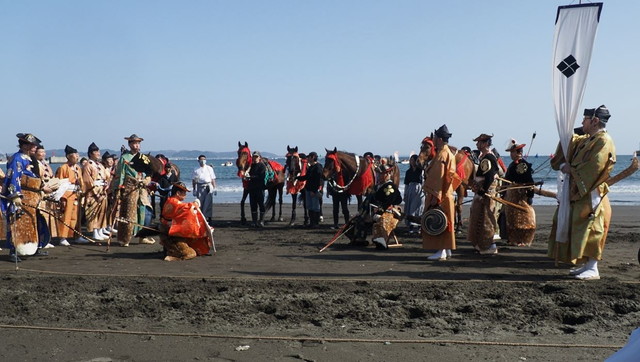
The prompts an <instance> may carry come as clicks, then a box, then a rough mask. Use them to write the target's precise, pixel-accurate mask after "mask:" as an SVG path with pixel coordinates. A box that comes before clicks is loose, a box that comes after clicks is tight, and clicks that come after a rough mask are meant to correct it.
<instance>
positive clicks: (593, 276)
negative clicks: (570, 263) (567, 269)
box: [575, 259, 600, 280]
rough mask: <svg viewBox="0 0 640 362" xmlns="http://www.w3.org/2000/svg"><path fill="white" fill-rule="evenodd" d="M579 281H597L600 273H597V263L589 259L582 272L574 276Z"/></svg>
mask: <svg viewBox="0 0 640 362" xmlns="http://www.w3.org/2000/svg"><path fill="white" fill-rule="evenodd" d="M575 278H576V279H579V280H598V279H600V273H599V272H598V261H597V260H594V259H589V261H588V262H587V263H586V264H585V265H584V270H583V271H582V272H581V273H580V274H578V275H576V276H575Z"/></svg>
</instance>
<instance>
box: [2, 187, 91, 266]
mask: <svg viewBox="0 0 640 362" xmlns="http://www.w3.org/2000/svg"><path fill="white" fill-rule="evenodd" d="M0 198H1V199H5V200H12V199H10V198H8V197H6V196H3V195H0ZM22 206H27V207H30V208H32V209H34V210H36V211H40V212H43V213H45V214H48V215H51V216H53V218H54V219H56V221H57V222H59V223H61V224H62V225H63V226H66V227H67V228H68V229H70V230H71V231H73V233H74V234H75V235H76V236H81V237H84V238H85V239H87V240H89V241H90V242H92V243H96V242H98V241H97V240H94V239H92V238H90V237H88V236H85V235H83V234H82V233H81V232H80V231H78V230H76V229H75V228H73V227H72V226H71V225H69V224H67V223H66V222H64V220H63V219H61V218H60V216H59V215H56V214H55V213H53V212H51V211H49V210H46V209H42V208H40V207H39V206H38V205H31V204H29V203H26V202H22ZM12 234H13V235H15V232H12ZM12 242H13V240H12ZM16 255H17V254H16Z"/></svg>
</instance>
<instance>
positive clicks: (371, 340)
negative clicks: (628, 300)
mask: <svg viewBox="0 0 640 362" xmlns="http://www.w3.org/2000/svg"><path fill="white" fill-rule="evenodd" d="M0 328H5V329H31V330H40V331H57V332H79V333H105V334H107V333H108V334H125V335H142V336H149V335H151V336H162V337H201V338H215V339H255V340H269V341H301V342H303V341H310V342H334V343H343V342H349V343H385V342H386V343H405V344H409V343H411V344H465V345H479V346H510V347H542V348H604V349H620V348H622V347H623V345H615V344H604V345H598V344H564V343H521V342H496V341H465V340H454V339H377V338H335V337H300V336H298V337H294V336H255V335H225V334H211V333H176V332H157V331H114V330H111V329H90V328H67V327H41V326H30V325H18V326H16V325H9V324H0Z"/></svg>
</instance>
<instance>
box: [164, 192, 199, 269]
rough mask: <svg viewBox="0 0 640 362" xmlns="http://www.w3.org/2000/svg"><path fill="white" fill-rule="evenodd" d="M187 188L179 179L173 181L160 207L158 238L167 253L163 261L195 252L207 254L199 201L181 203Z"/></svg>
mask: <svg viewBox="0 0 640 362" xmlns="http://www.w3.org/2000/svg"><path fill="white" fill-rule="evenodd" d="M187 192H189V189H188V188H187V186H186V185H185V184H184V183H183V182H176V183H175V184H174V185H173V187H172V188H171V196H170V197H169V198H168V199H167V202H166V203H165V204H164V208H163V209H162V230H161V231H163V232H166V233H167V236H162V237H161V240H160V241H161V243H162V245H163V246H164V247H165V250H166V253H167V256H166V257H165V259H164V260H166V261H175V260H188V259H193V258H195V257H196V256H197V255H207V254H209V250H210V246H209V241H210V240H209V232H210V231H209V230H208V228H209V225H208V224H207V222H206V220H205V219H204V217H203V216H202V213H201V212H200V201H199V200H195V201H194V202H184V199H185V198H186V197H187Z"/></svg>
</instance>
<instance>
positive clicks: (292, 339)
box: [0, 204, 640, 361]
mask: <svg viewBox="0 0 640 362" xmlns="http://www.w3.org/2000/svg"><path fill="white" fill-rule="evenodd" d="M215 208H216V218H215V220H214V222H215V224H214V226H215V228H216V230H215V233H214V235H215V239H216V247H217V253H216V254H215V255H214V256H204V257H198V258H197V259H195V260H191V261H185V262H165V261H162V255H161V247H160V246H159V245H157V244H156V245H138V244H135V243H133V244H132V245H131V246H130V247H128V248H123V247H120V246H116V245H112V246H111V248H110V250H109V251H107V250H106V246H105V245H104V244H103V245H86V246H85V245H82V246H72V247H56V248H54V249H49V250H50V255H49V256H48V257H28V258H24V261H23V262H22V263H20V264H19V269H18V270H17V271H16V270H15V266H14V264H12V263H10V262H8V257H7V251H6V250H3V251H2V253H3V254H2V259H1V261H0V273H1V275H2V279H1V280H2V282H1V287H2V290H3V293H1V295H2V296H1V297H0V298H1V302H2V305H3V306H4V308H3V311H2V312H0V336H1V337H2V340H3V342H4V348H2V349H0V358H1V359H2V360H43V359H48V360H64V361H69V360H71V361H84V360H92V359H96V360H99V359H100V358H102V359H101V360H105V361H109V360H112V361H158V360H165V361H166V360H175V361H184V360H212V361H226V360H229V361H232V360H240V361H256V360H292V361H295V360H309V361H326V360H338V359H340V360H349V361H378V360H380V361H382V360H398V359H404V360H434V361H435V360H438V361H460V360H487V361H496V360H504V361H514V360H523V359H522V358H526V360H527V361H567V360H584V361H592V360H593V361H598V360H603V359H604V358H606V357H607V356H609V355H611V354H612V353H613V352H614V351H615V350H617V349H618V348H619V346H621V345H623V344H624V343H625V342H626V340H627V337H628V335H629V333H630V332H631V331H632V330H633V329H635V328H637V327H639V326H640V301H639V300H640V298H639V296H640V286H639V285H638V281H639V280H640V278H639V277H640V266H639V265H638V260H637V254H638V248H639V247H640V220H639V219H638V215H639V214H640V207H638V206H614V209H613V212H614V214H613V219H612V227H611V231H610V235H609V239H608V243H607V247H606V250H605V255H604V256H605V258H604V260H603V261H602V262H601V263H600V264H599V269H600V273H601V276H602V279H601V280H598V281H576V280H573V279H571V278H570V277H569V276H568V275H567V269H568V267H567V266H556V265H555V263H554V261H553V260H550V259H548V258H547V257H546V240H547V238H548V235H549V231H550V225H551V217H552V213H553V211H554V208H553V207H548V206H539V207H536V212H537V219H538V230H537V233H536V238H535V241H534V244H533V246H532V247H530V248H522V247H508V246H506V245H504V243H500V242H499V243H498V245H499V254H498V255H494V256H483V255H479V254H476V253H475V252H474V251H473V249H472V247H471V246H470V244H469V243H468V242H466V241H465V237H464V235H462V236H461V237H460V238H459V240H458V250H456V251H455V252H454V256H453V258H452V259H450V260H447V261H443V262H429V261H427V259H426V257H427V256H428V255H430V252H428V251H425V250H423V249H422V248H421V240H420V238H419V237H418V236H416V235H413V234H409V233H408V232H407V229H406V228H405V227H404V226H402V227H400V228H399V229H398V232H397V234H398V237H399V240H400V242H401V243H402V244H403V247H401V248H393V249H389V250H384V251H381V250H376V249H375V248H374V247H372V246H369V247H355V246H351V245H349V243H348V240H347V239H346V238H341V239H339V240H338V241H337V242H336V243H335V244H334V245H333V246H331V247H330V248H328V249H327V250H326V251H324V252H322V253H319V252H318V250H319V249H320V248H321V247H322V246H323V245H324V244H325V243H326V242H328V241H329V240H330V239H331V237H332V235H333V234H334V233H335V230H332V229H330V228H329V225H331V224H332V221H329V220H331V219H332V218H331V216H330V215H329V214H330V205H328V204H327V205H325V206H324V213H325V222H324V223H323V224H322V226H321V227H320V228H318V229H306V228H304V227H302V226H301V225H297V226H293V227H289V226H288V223H289V217H290V207H289V205H286V206H285V207H284V208H283V215H282V216H283V218H284V220H285V221H283V222H277V221H276V222H269V223H267V225H266V227H265V228H264V229H260V230H257V229H252V228H249V227H247V226H243V225H241V224H240V222H239V205H235V204H223V205H216V206H215ZM248 211H249V210H248V205H247V212H248ZM298 213H299V214H300V212H298ZM464 215H465V217H467V216H468V209H465V211H464ZM299 219H301V218H300V217H299ZM300 221H301V220H300ZM243 346H249V347H248V349H246V350H242V351H237V350H236V348H238V347H243ZM245 348H246V347H245ZM240 349H242V348H240Z"/></svg>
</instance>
